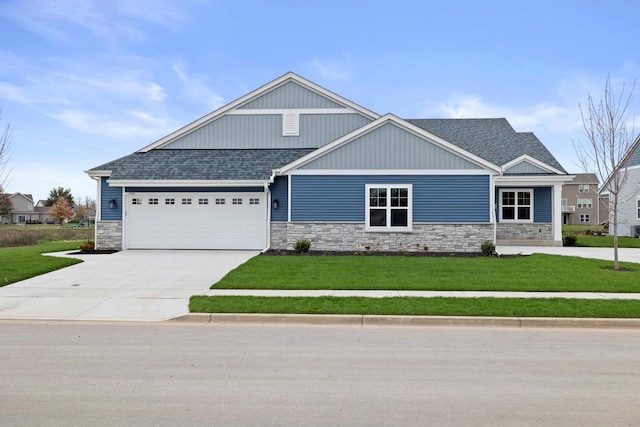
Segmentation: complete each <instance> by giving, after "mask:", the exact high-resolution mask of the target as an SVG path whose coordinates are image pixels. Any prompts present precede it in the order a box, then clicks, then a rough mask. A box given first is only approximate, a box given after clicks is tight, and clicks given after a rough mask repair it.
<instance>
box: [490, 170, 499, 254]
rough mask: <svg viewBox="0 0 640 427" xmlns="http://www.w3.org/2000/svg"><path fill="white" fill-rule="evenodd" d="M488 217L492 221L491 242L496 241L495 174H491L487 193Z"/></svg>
mask: <svg viewBox="0 0 640 427" xmlns="http://www.w3.org/2000/svg"><path fill="white" fill-rule="evenodd" d="M489 198H490V203H489V218H490V219H491V222H492V223H493V244H494V245H495V244H496V243H497V236H498V221H497V219H496V176H495V175H491V194H490V195H489Z"/></svg>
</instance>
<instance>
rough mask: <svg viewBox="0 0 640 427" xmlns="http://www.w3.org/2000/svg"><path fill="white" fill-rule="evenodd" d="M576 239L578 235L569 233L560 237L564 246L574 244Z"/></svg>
mask: <svg viewBox="0 0 640 427" xmlns="http://www.w3.org/2000/svg"><path fill="white" fill-rule="evenodd" d="M577 240H578V237H577V236H575V235H573V234H569V235H567V236H564V237H563V238H562V244H563V245H564V246H575V245H576V241H577Z"/></svg>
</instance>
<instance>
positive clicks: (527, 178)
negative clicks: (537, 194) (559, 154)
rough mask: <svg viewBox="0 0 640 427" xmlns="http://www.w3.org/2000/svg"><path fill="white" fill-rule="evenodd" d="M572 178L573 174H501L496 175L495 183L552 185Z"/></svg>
mask: <svg viewBox="0 0 640 427" xmlns="http://www.w3.org/2000/svg"><path fill="white" fill-rule="evenodd" d="M573 178H575V175H551V176H548V175H545V176H531V175H518V176H513V175H501V176H498V177H496V185H498V184H500V185H527V184H528V185H553V184H564V183H566V182H570V181H571V180H572V179H573Z"/></svg>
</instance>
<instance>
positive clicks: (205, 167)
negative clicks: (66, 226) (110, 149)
mask: <svg viewBox="0 0 640 427" xmlns="http://www.w3.org/2000/svg"><path fill="white" fill-rule="evenodd" d="M312 151H314V149H313V148H308V149H307V148H300V149H271V150H269V149H267V150H258V149H253V150H164V149H163V150H151V151H148V152H146V153H140V152H138V153H133V154H130V155H128V156H126V157H122V158H120V159H117V160H114V161H112V162H109V163H105V164H104V165H101V166H98V167H95V168H93V169H91V170H90V171H89V172H91V171H103V170H109V171H111V177H110V179H113V180H239V181H242V180H265V181H266V180H268V179H269V178H270V177H271V175H272V173H273V170H274V169H278V168H280V167H281V166H284V165H286V164H288V163H290V162H292V161H294V160H296V159H298V158H300V157H302V156H304V155H305V154H308V153H310V152H312Z"/></svg>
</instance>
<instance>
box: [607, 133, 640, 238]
mask: <svg viewBox="0 0 640 427" xmlns="http://www.w3.org/2000/svg"><path fill="white" fill-rule="evenodd" d="M622 161H623V163H624V164H625V166H626V167H625V169H626V171H627V180H626V182H625V185H624V186H623V188H622V190H621V191H620V194H619V195H618V235H619V236H631V237H640V135H638V137H637V138H636V139H635V141H634V142H633V144H632V145H631V147H630V148H629V151H628V152H627V154H626V155H625V157H624V159H623V160H622ZM608 183H609V181H606V182H605V183H604V184H603V185H602V187H601V189H600V193H601V195H602V197H603V198H604V199H608V198H609V197H610V194H609V192H608V189H607V185H608ZM611 208H612V209H613V206H611ZM612 216H613V212H610V213H609V221H610V222H611V223H613V217H612ZM613 231H614V230H613V227H612V226H610V227H609V234H613Z"/></svg>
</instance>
